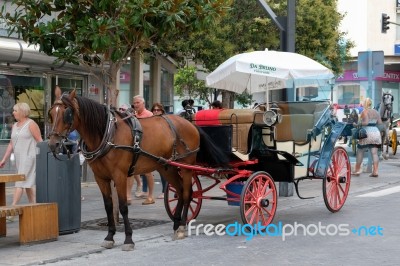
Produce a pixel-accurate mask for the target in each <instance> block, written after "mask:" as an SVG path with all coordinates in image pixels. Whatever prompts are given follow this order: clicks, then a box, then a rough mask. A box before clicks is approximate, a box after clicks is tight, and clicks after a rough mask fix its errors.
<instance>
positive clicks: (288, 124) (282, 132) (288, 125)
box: [275, 114, 314, 142]
mask: <svg viewBox="0 0 400 266" xmlns="http://www.w3.org/2000/svg"><path fill="white" fill-rule="evenodd" d="M313 126H314V115H312V114H292V115H282V122H281V123H278V124H276V126H275V130H276V131H275V140H276V141H290V140H293V141H294V142H306V141H307V131H308V130H309V129H312V128H313Z"/></svg>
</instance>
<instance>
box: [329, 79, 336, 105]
mask: <svg viewBox="0 0 400 266" xmlns="http://www.w3.org/2000/svg"><path fill="white" fill-rule="evenodd" d="M328 84H329V85H331V102H332V103H333V86H334V85H335V78H331V79H330V80H329V81H328Z"/></svg>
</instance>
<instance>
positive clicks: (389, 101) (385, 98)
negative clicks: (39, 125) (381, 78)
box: [382, 91, 394, 111]
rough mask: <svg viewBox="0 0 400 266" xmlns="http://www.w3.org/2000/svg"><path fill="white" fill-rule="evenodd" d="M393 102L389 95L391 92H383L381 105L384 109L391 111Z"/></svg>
mask: <svg viewBox="0 0 400 266" xmlns="http://www.w3.org/2000/svg"><path fill="white" fill-rule="evenodd" d="M393 100H394V97H393V95H392V94H391V91H389V92H385V91H384V92H383V95H382V103H383V106H384V108H386V109H387V110H388V111H392V107H393Z"/></svg>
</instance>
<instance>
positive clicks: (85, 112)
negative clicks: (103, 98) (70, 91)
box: [61, 96, 107, 137]
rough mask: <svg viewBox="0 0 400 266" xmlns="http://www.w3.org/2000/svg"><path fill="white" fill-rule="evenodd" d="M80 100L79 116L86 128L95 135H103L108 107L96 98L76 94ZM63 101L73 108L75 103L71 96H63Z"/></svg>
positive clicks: (78, 100)
mask: <svg viewBox="0 0 400 266" xmlns="http://www.w3.org/2000/svg"><path fill="white" fill-rule="evenodd" d="M75 99H76V101H77V102H78V109H79V118H80V119H81V123H82V124H83V125H85V128H86V129H87V130H88V131H89V132H91V133H92V134H94V135H97V136H100V137H102V136H103V134H104V132H105V131H106V126H107V107H106V106H105V105H103V104H100V103H98V102H96V101H94V100H91V99H88V98H85V97H81V96H75ZM61 100H62V101H63V103H64V104H65V105H66V106H68V107H71V108H73V106H74V104H73V102H72V101H71V99H70V98H69V97H61Z"/></svg>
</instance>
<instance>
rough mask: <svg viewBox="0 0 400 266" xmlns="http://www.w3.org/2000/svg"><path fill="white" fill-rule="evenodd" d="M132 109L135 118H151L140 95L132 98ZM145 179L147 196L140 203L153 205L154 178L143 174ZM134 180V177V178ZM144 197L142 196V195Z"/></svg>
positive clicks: (150, 113) (151, 175)
mask: <svg viewBox="0 0 400 266" xmlns="http://www.w3.org/2000/svg"><path fill="white" fill-rule="evenodd" d="M133 109H134V114H135V116H136V117H137V118H147V117H151V116H153V113H152V112H150V111H149V110H147V109H146V106H145V101H144V98H143V96H141V95H136V96H134V97H133ZM144 175H145V177H146V179H147V186H148V189H149V193H148V194H147V199H146V200H145V201H143V202H142V204H143V205H148V204H154V203H155V201H154V198H153V193H154V176H153V173H151V172H150V173H145V174H144ZM135 179H136V177H135ZM145 189H146V190H147V188H145V185H144V182H143V192H145ZM142 196H144V195H142Z"/></svg>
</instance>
